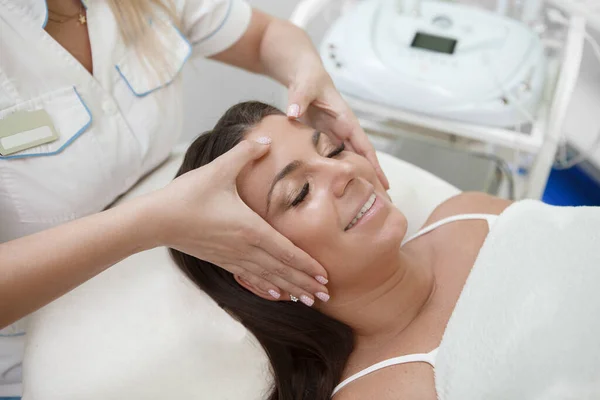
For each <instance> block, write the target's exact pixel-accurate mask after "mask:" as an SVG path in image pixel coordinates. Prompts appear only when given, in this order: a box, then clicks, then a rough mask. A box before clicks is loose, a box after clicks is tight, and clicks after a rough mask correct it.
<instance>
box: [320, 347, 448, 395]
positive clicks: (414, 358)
mask: <svg viewBox="0 0 600 400" xmlns="http://www.w3.org/2000/svg"><path fill="white" fill-rule="evenodd" d="M437 351H438V349H437V348H436V349H434V350H432V351H430V352H429V353H427V354H408V355H405V356H400V357H394V358H390V359H388V360H385V361H381V362H378V363H377V364H373V365H371V366H370V367H369V368H365V369H363V370H362V371H360V372H358V373H356V374H354V375H352V376H350V377H349V378H347V379H344V380H343V381H342V383H340V384H339V385H337V386H336V387H335V389H334V390H333V393H332V394H331V397H333V396H335V394H336V393H337V392H339V391H340V390H342V389H343V388H344V387H345V386H347V385H348V384H350V383H352V382H354V381H355V380H357V379H360V378H362V377H363V376H365V375H368V374H370V373H373V372H375V371H378V370H380V369H383V368H387V367H391V366H393V365H400V364H408V363H414V362H424V363H427V364H429V365H431V366H432V367H433V368H435V357H436V355H437Z"/></svg>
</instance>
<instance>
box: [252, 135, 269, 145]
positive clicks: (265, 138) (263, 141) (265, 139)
mask: <svg viewBox="0 0 600 400" xmlns="http://www.w3.org/2000/svg"><path fill="white" fill-rule="evenodd" d="M254 141H255V142H256V143H258V144H271V138H270V137H268V136H261V137H259V138H258V139H255V140H254Z"/></svg>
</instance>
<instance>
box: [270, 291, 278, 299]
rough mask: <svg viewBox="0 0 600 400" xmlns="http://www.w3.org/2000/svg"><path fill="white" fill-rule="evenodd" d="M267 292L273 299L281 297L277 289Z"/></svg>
mask: <svg viewBox="0 0 600 400" xmlns="http://www.w3.org/2000/svg"><path fill="white" fill-rule="evenodd" d="M269 294H270V295H271V296H273V297H274V298H275V299H279V298H280V297H281V293H279V292H278V291H277V290H273V289H271V290H269Z"/></svg>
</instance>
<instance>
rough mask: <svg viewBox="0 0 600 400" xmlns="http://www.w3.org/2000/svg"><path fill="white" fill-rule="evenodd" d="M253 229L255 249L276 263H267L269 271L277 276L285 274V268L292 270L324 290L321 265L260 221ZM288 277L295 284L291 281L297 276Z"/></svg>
mask: <svg viewBox="0 0 600 400" xmlns="http://www.w3.org/2000/svg"><path fill="white" fill-rule="evenodd" d="M254 229H255V230H256V236H257V237H258V238H259V239H258V241H257V244H256V247H258V248H260V249H262V250H263V251H265V252H266V253H267V254H268V255H269V256H270V257H271V258H272V259H273V260H275V261H276V263H269V265H270V266H271V268H270V269H271V270H276V271H277V272H278V275H282V273H285V271H286V267H287V268H293V269H295V270H297V271H300V272H303V273H304V274H306V275H308V276H310V277H312V279H314V280H315V281H316V282H318V283H319V284H320V286H321V288H322V289H324V286H323V285H325V284H327V282H328V280H327V271H325V268H323V266H322V265H321V264H319V263H318V262H317V261H315V260H314V259H313V258H312V257H311V256H309V255H308V254H306V253H305V252H304V251H302V250H301V249H299V248H298V247H296V246H295V245H294V244H293V243H292V242H291V241H290V240H289V239H287V238H286V237H285V236H283V235H281V234H280V233H279V232H277V231H276V230H275V229H274V228H273V227H272V226H270V225H269V224H267V223H266V222H265V221H263V220H262V219H261V220H260V221H257V223H256V224H255V225H254ZM290 276H291V277H292V282H291V283H296V282H293V280H294V277H297V276H298V275H296V274H292V275H290ZM298 283H301V282H298Z"/></svg>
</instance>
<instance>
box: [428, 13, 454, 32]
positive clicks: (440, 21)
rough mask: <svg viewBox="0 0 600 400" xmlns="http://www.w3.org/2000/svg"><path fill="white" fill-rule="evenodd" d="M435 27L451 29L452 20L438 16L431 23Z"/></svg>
mask: <svg viewBox="0 0 600 400" xmlns="http://www.w3.org/2000/svg"><path fill="white" fill-rule="evenodd" d="M431 22H432V23H433V25H435V26H437V27H438V28H442V29H449V28H451V27H452V20H451V19H450V18H449V17H447V16H445V15H438V16H437V17H435V18H434V19H433V21H431Z"/></svg>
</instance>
